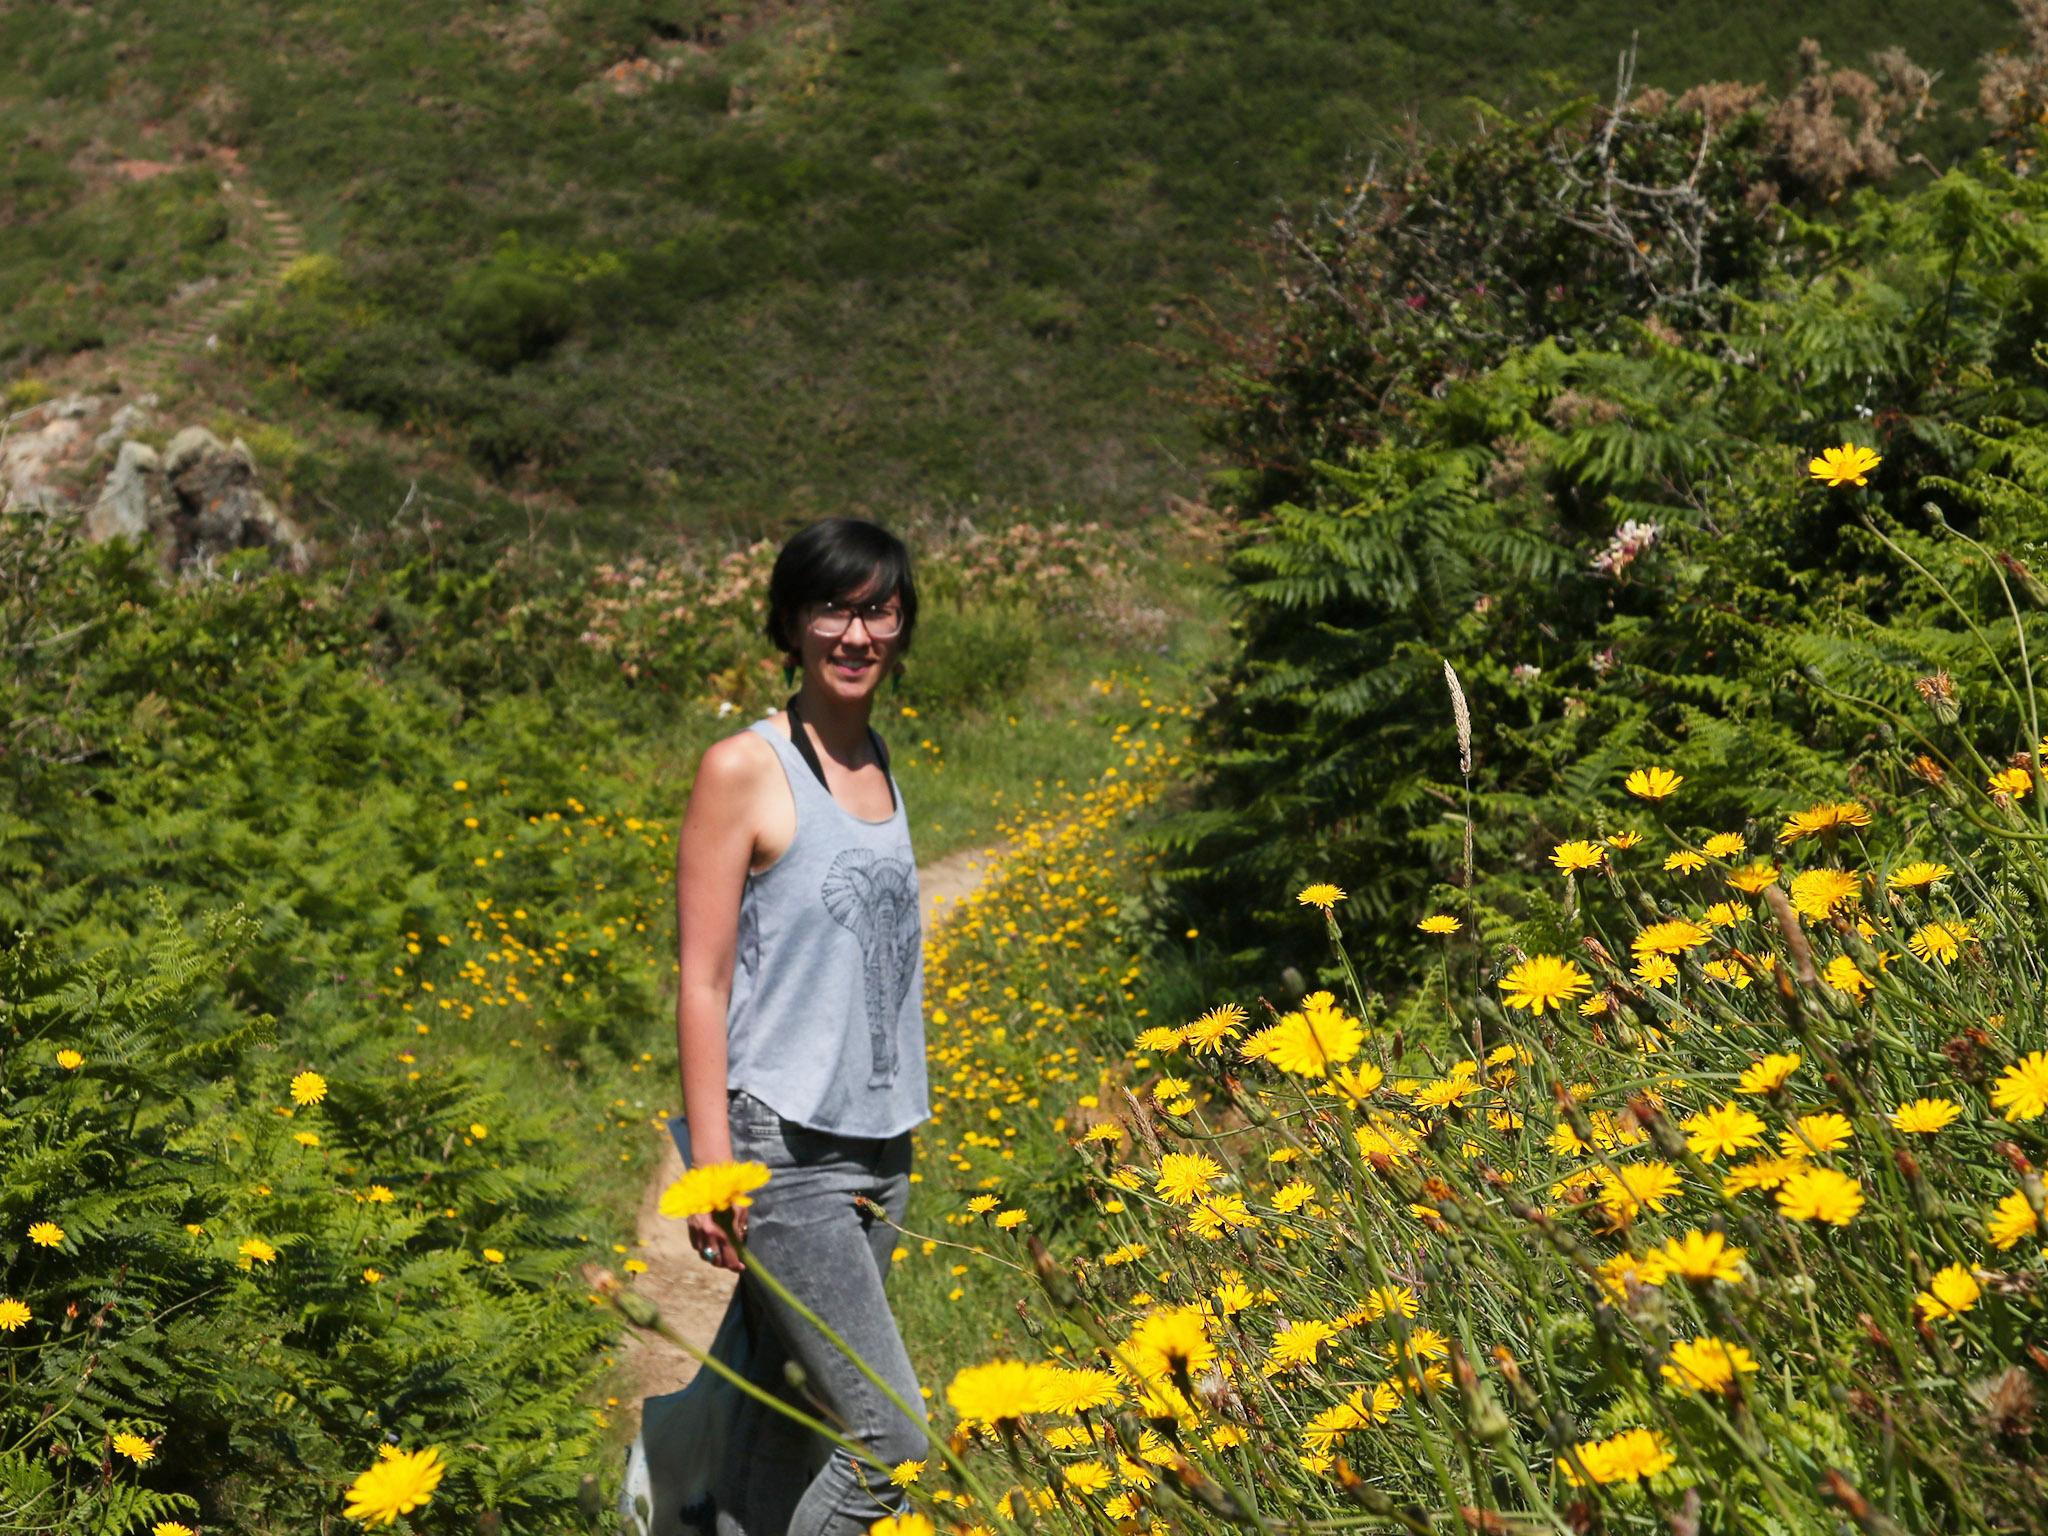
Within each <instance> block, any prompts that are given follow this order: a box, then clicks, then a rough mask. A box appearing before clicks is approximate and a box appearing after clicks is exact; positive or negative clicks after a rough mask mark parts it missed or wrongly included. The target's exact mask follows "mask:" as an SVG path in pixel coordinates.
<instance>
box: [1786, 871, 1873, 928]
mask: <svg viewBox="0 0 2048 1536" xmlns="http://www.w3.org/2000/svg"><path fill="white" fill-rule="evenodd" d="M1858 889H1859V882H1858V881H1857V879H1856V877H1855V876H1854V875H1852V874H1850V873H1849V872H1848V871H1847V870H1845V869H1825V868H1823V869H1802V870H1801V871H1800V872H1799V873H1798V874H1796V875H1794V876H1793V877H1792V885H1791V888H1790V889H1789V891H1788V892H1787V894H1788V895H1790V896H1791V898H1792V906H1793V908H1794V909H1795V910H1796V911H1797V912H1798V913H1799V914H1800V915H1801V916H1802V917H1806V918H1809V919H1811V920H1813V921H1815V922H1818V921H1820V920H1821V919H1822V918H1825V917H1829V916H1831V915H1833V913H1834V912H1835V910H1836V909H1837V908H1839V907H1842V906H1844V905H1847V904H1848V903H1850V902H1851V901H1853V900H1854V898H1855V896H1856V893H1857V891H1858Z"/></svg>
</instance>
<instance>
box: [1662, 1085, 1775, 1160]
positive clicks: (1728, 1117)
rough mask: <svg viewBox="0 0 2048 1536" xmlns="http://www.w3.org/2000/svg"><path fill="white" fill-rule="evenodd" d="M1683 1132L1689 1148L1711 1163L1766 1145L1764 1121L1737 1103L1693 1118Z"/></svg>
mask: <svg viewBox="0 0 2048 1536" xmlns="http://www.w3.org/2000/svg"><path fill="white" fill-rule="evenodd" d="M1682 1129H1683V1130H1684V1131H1685V1133H1686V1134H1685V1144H1686V1146H1687V1147H1688V1148H1690V1149H1691V1150H1692V1151H1693V1152H1695V1153H1697V1154H1698V1155H1699V1156H1700V1157H1702V1158H1704V1159H1705V1160H1706V1161H1707V1162H1710V1163H1711V1162H1714V1161H1716V1160H1717V1159H1719V1158H1723V1157H1727V1156H1730V1155H1731V1154H1733V1153H1736V1152H1742V1151H1745V1150H1747V1149H1748V1148H1750V1147H1760V1146H1762V1145H1763V1144H1764V1123H1763V1121H1762V1120H1761V1119H1759V1118H1758V1117H1757V1116H1756V1115H1753V1114H1751V1113H1750V1112H1749V1111H1748V1110H1746V1109H1744V1108H1743V1107H1742V1106H1741V1105H1740V1104H1737V1103H1736V1102H1735V1101H1734V1100H1733V1099H1730V1100H1729V1101H1728V1102H1727V1103H1726V1104H1723V1105H1721V1106H1720V1107H1719V1108H1716V1109H1707V1110H1701V1111H1700V1112H1699V1113H1698V1114H1695V1115H1692V1116H1689V1117H1688V1118H1687V1119H1686V1120H1685V1122H1684V1124H1683V1126H1682Z"/></svg>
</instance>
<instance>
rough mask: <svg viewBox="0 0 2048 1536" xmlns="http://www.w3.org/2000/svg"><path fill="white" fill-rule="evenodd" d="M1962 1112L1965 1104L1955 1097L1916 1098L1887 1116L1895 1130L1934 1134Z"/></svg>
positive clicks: (1911, 1133)
mask: <svg viewBox="0 0 2048 1536" xmlns="http://www.w3.org/2000/svg"><path fill="white" fill-rule="evenodd" d="M1962 1112H1963V1106H1962V1105H1960V1104H1958V1103H1956V1101H1955V1100H1953V1099H1915V1100H1913V1102H1912V1103H1910V1104H1901V1105H1900V1106H1899V1107H1898V1108H1897V1109H1895V1110H1893V1111H1892V1112H1891V1113H1890V1114H1889V1115H1887V1116H1886V1117H1885V1118H1886V1119H1888V1120H1890V1121H1891V1123H1892V1129H1893V1130H1895V1131H1903V1132H1905V1133H1906V1134H1907V1135H1909V1136H1932V1135H1933V1134H1934V1133H1935V1132H1937V1131H1939V1130H1941V1129H1942V1128H1943V1127H1944V1126H1947V1125H1950V1124H1952V1123H1953V1122H1954V1121H1955V1120H1957V1119H1958V1118H1959V1117H1960V1116H1961V1115H1962Z"/></svg>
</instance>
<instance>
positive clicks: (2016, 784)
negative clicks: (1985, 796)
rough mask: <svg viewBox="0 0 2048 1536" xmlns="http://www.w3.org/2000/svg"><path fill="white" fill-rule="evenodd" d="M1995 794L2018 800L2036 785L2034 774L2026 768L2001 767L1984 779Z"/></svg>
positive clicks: (1985, 785) (1985, 784) (1987, 786)
mask: <svg viewBox="0 0 2048 1536" xmlns="http://www.w3.org/2000/svg"><path fill="white" fill-rule="evenodd" d="M1984 787H1985V788H1986V789H1987V790H1989V791H1990V792H1991V793H1992V794H1994V795H2003V796H2006V797H2009V798H2011V799H2014V800H2017V799H2019V798H2020V797H2021V796H2023V795H2025V794H2026V793H2027V792H2028V791H2030V790H2031V789H2033V787H2034V776H2033V774H2032V773H2030V772H2028V771H2027V770H2026V769H2024V768H2001V769H1999V770H1998V772H1996V773H1994V774H1992V775H1991V776H1990V777H1989V778H1988V779H1986V780H1985V781H1984Z"/></svg>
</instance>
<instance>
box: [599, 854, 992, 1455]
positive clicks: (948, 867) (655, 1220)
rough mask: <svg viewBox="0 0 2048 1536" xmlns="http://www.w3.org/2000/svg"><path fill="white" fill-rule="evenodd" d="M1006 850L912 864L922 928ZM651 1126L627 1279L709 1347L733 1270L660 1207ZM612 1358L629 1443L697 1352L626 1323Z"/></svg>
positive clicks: (670, 1164) (671, 1171)
mask: <svg viewBox="0 0 2048 1536" xmlns="http://www.w3.org/2000/svg"><path fill="white" fill-rule="evenodd" d="M1004 852H1005V846H996V847H988V848H966V849H962V850H961V851H959V852H958V853H949V854H947V855H946V856H945V857H944V858H940V859H934V860H933V861H932V862H931V863H929V864H926V865H923V866H921V867H920V868H919V869H918V872H917V893H918V905H919V907H920V909H921V911H922V913H923V918H924V931H925V932H926V933H927V934H930V933H931V932H932V931H933V930H934V929H936V928H937V927H938V925H939V924H940V923H941V922H943V921H945V919H946V918H947V917H948V916H950V915H951V914H952V913H953V912H955V911H957V910H958V908H959V904H960V903H961V902H962V901H963V900H965V899H966V898H967V897H968V896H970V895H972V894H973V893H974V892H975V891H976V890H978V889H980V887H981V884H982V882H983V881H984V880H985V879H987V878H988V874H989V872H990V870H991V869H992V868H993V867H994V865H995V862H996V860H997V859H998V858H999V857H1000V856H1001V855H1002V854H1003V853H1004ZM656 1134H657V1135H659V1136H660V1138H661V1159H660V1162H659V1163H658V1164H657V1166H656V1167H655V1170H654V1176H653V1177H652V1178H650V1179H649V1180H648V1181H647V1185H646V1188H645V1189H643V1190H642V1191H641V1195H640V1215H639V1219H638V1221H637V1223H636V1228H637V1231H638V1234H639V1238H640V1247H638V1248H637V1249H635V1250H634V1257H637V1258H641V1259H644V1260H646V1261H647V1273H646V1274H644V1275H641V1276H639V1277H637V1278H636V1279H634V1280H633V1282H632V1284H633V1287H634V1289H636V1290H637V1291H639V1292H640V1294H641V1295H643V1296H645V1297H646V1298H647V1299H648V1300H649V1301H651V1302H653V1303H654V1304H655V1306H657V1307H658V1308H660V1309H661V1316H662V1320H663V1321H664V1322H666V1323H667V1324H668V1325H669V1326H670V1327H672V1328H674V1329H675V1330H676V1332H678V1333H680V1334H681V1335H682V1336H683V1337H684V1338H686V1339H688V1340H689V1341H690V1342H691V1343H693V1344H695V1345H696V1346H697V1347H698V1348H700V1349H708V1348H710V1346H711V1339H712V1336H713V1335H714V1334H716V1333H717V1332H718V1324H719V1322H720V1320H721V1319H722V1318H723V1317H724V1316H725V1308H726V1302H727V1301H728V1299H729V1298H730V1297H731V1295H732V1288H733V1285H734V1283H735V1281H736V1280H737V1279H738V1277H737V1276H736V1275H734V1274H733V1273H732V1272H731V1271H730V1270H724V1269H713V1268H712V1267H711V1266H710V1265H708V1264H706V1263H705V1262H704V1261H703V1260H702V1259H700V1258H698V1257H697V1255H696V1254H695V1253H693V1252H691V1250H690V1231H689V1226H688V1224H687V1223H686V1222H681V1221H671V1220H670V1219H669V1218H667V1217H666V1216H664V1215H662V1214H661V1192H662V1191H663V1190H665V1189H667V1188H668V1187H669V1185H671V1184H673V1183H674V1182H675V1181H676V1179H677V1178H678V1177H680V1176H681V1174H682V1171H683V1162H682V1158H681V1157H680V1156H679V1155H678V1154H677V1152H676V1147H675V1142H674V1140H673V1139H672V1138H671V1137H670V1136H669V1135H668V1134H667V1132H666V1130H665V1129H664V1130H658V1131H657V1132H656ZM616 1358H617V1364H616V1365H615V1366H614V1367H613V1372H612V1381H611V1385H610V1386H609V1388H608V1389H607V1391H608V1395H610V1396H612V1397H616V1398H617V1399H618V1400H619V1407H618V1410H617V1419H616V1420H615V1422H616V1423H617V1424H618V1426H619V1433H620V1436H621V1443H624V1444H630V1443H631V1441H632V1439H633V1436H634V1435H636V1434H638V1433H639V1429H640V1404H641V1400H642V1399H643V1398H646V1397H650V1396H653V1395H654V1394H656V1393H661V1392H674V1391H676V1390H677V1389H679V1388H680V1387H682V1386H684V1385H685V1384H686V1383H688V1381H689V1380H690V1378H691V1377H692V1376H694V1375H696V1374H697V1369H698V1366H697V1359H696V1357H695V1356H694V1355H691V1354H689V1353H687V1352H686V1351H684V1350H680V1349H677V1348H676V1347H675V1346H674V1345H673V1344H670V1343H669V1342H668V1340H666V1339H664V1338H662V1337H661V1336H660V1335H658V1334H650V1333H643V1332H641V1331H640V1330H639V1329H637V1328H632V1327H628V1328H627V1329H626V1330H625V1332H624V1334H623V1335H622V1336H621V1338H620V1340H619V1350H618V1354H617V1357H616Z"/></svg>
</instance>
